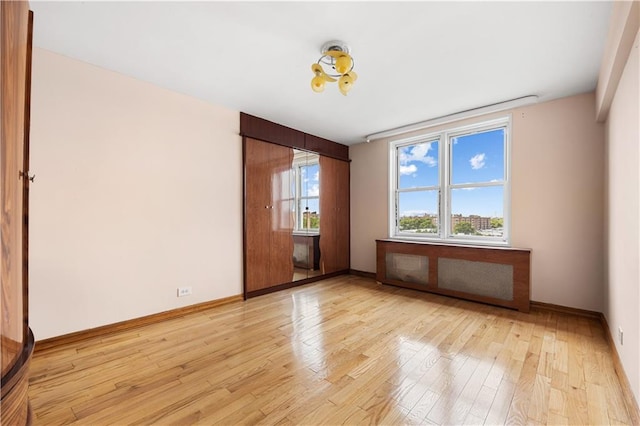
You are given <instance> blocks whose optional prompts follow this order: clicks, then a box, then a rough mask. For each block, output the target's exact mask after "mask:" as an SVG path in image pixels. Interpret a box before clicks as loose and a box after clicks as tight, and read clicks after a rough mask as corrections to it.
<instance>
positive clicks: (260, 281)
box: [244, 138, 293, 292]
mask: <svg viewBox="0 0 640 426" xmlns="http://www.w3.org/2000/svg"><path fill="white" fill-rule="evenodd" d="M292 161H293V149H291V148H287V147H283V146H279V145H275V144H271V143H268V142H262V141H259V140H256V139H250V138H246V139H245V259H244V262H245V291H246V292H251V291H255V290H262V289H265V288H269V287H273V286H275V285H278V284H284V283H288V282H291V280H292V278H293V213H292V211H291V206H292V200H291V197H292V193H291V179H292V171H291V163H292Z"/></svg>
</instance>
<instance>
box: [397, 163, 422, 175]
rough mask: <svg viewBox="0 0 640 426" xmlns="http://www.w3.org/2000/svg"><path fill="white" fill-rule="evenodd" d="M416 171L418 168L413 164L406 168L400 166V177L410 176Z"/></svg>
mask: <svg viewBox="0 0 640 426" xmlns="http://www.w3.org/2000/svg"><path fill="white" fill-rule="evenodd" d="M417 171H418V167H416V165H415V164H409V165H408V166H400V174H401V175H412V174H414V173H415V172H417Z"/></svg>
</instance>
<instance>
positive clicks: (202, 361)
mask: <svg viewBox="0 0 640 426" xmlns="http://www.w3.org/2000/svg"><path fill="white" fill-rule="evenodd" d="M604 336H605V335H604V332H603V330H602V327H601V325H600V323H599V322H598V321H597V320H595V319H589V318H584V317H579V316H573V315H568V314H562V313H555V312H548V311H533V312H532V313H530V314H523V313H520V312H515V311H511V310H507V309H503V308H496V307H491V306H486V305H481V304H476V303H472V302H466V301H461V300H456V299H450V298H446V297H441V296H437V295H431V294H425V293H419V292H414V291H411V290H405V289H399V288H394V287H388V286H381V285H378V284H376V283H375V282H374V281H373V280H370V279H366V278H361V277H355V276H342V277H337V278H332V279H329V280H325V281H322V282H318V283H314V284H310V285H306V286H302V287H298V288H294V289H290V290H285V291H281V292H278V293H273V294H269V295H265V296H260V297H257V298H254V299H250V300H248V301H245V302H235V303H232V304H229V305H225V306H220V307H216V308H213V309H211V310H208V311H203V312H200V313H195V314H189V315H186V316H184V317H181V318H177V319H173V320H167V321H165V322H163V323H159V324H153V325H149V326H145V327H143V328H138V329H135V330H129V331H124V332H119V333H117V334H111V335H109V336H105V337H102V338H92V339H90V340H85V341H82V342H81V343H77V344H71V345H67V346H65V347H62V348H54V349H50V350H46V351H43V352H38V353H36V355H35V356H34V358H33V363H32V367H31V380H30V391H29V394H30V399H31V404H32V407H33V410H34V413H35V416H34V417H35V419H34V420H35V422H34V423H35V424H36V425H38V424H42V425H52V424H62V423H74V422H77V423H81V424H91V425H103V424H104V425H107V424H110V425H111V424H180V425H186V424H196V423H199V424H229V425H236V424H299V425H300V424H309V425H312V424H327V425H331V424H342V423H346V424H361V423H372V424H509V425H511V424H554V425H558V424H580V425H584V424H610V423H611V424H628V423H629V422H630V420H629V417H628V414H627V411H626V409H625V406H624V403H623V398H622V391H621V387H620V383H619V381H618V378H617V376H616V374H615V372H614V369H613V364H612V360H611V353H610V350H609V348H608V346H607V343H606V340H605V337H604Z"/></svg>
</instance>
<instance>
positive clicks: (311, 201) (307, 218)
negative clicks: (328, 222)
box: [300, 198, 320, 231]
mask: <svg viewBox="0 0 640 426" xmlns="http://www.w3.org/2000/svg"><path fill="white" fill-rule="evenodd" d="M301 201H302V204H303V206H304V207H303V208H302V224H301V226H300V229H309V230H315V231H317V230H318V229H320V199H319V198H304V199H302V200H301Z"/></svg>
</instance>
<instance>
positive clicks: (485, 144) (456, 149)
mask: <svg viewBox="0 0 640 426" xmlns="http://www.w3.org/2000/svg"><path fill="white" fill-rule="evenodd" d="M504 137H505V129H503V128H501V129H495V130H490V131H486V132H480V133H473V134H470V135H464V136H458V137H453V138H451V152H452V158H451V165H452V177H451V183H452V184H454V185H455V184H460V183H475V182H492V181H503V180H504Z"/></svg>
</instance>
